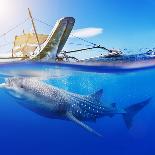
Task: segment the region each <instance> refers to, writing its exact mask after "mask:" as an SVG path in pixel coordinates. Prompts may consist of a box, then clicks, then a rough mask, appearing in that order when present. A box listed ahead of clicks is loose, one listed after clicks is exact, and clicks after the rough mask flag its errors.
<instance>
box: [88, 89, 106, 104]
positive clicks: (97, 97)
mask: <svg viewBox="0 0 155 155" xmlns="http://www.w3.org/2000/svg"><path fill="white" fill-rule="evenodd" d="M102 95H103V89H100V90H99V91H97V92H95V93H94V94H91V95H89V96H88V97H89V98H90V99H91V100H93V101H96V102H99V101H100V99H101V97H102Z"/></svg>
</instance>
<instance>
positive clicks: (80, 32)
mask: <svg viewBox="0 0 155 155" xmlns="http://www.w3.org/2000/svg"><path fill="white" fill-rule="evenodd" d="M102 33H103V29H102V28H95V27H88V28H83V29H77V30H73V32H72V33H71V36H70V37H71V38H74V36H75V37H80V38H90V37H95V36H97V35H99V34H102Z"/></svg>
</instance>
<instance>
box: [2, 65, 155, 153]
mask: <svg viewBox="0 0 155 155" xmlns="http://www.w3.org/2000/svg"><path fill="white" fill-rule="evenodd" d="M80 67H81V68H78V69H77V66H76V68H72V66H69V67H68V68H67V69H66V70H65V69H64V66H59V67H58V66H54V67H53V64H52V65H51V66H48V65H46V64H40V65H39V64H34V65H32V64H31V67H29V64H23V65H22V64H15V65H14V64H9V65H1V66H0V73H1V78H0V83H2V82H4V79H5V78H7V77H9V76H30V75H32V76H36V78H38V76H39V75H41V76H43V80H44V81H45V82H46V83H48V84H51V85H54V86H56V87H58V88H62V89H65V90H67V91H69V92H73V93H78V94H83V95H87V94H92V93H94V92H96V91H97V90H99V89H103V90H104V93H103V96H102V99H101V100H102V102H103V104H107V105H108V104H111V103H113V102H115V103H117V106H119V107H127V106H128V105H131V104H134V103H138V102H141V101H143V100H145V99H147V98H149V97H152V100H151V102H150V104H149V105H147V106H146V107H145V108H144V109H143V110H142V111H141V112H140V113H138V114H137V115H136V116H135V118H134V122H133V127H132V129H130V130H128V129H127V128H126V126H125V123H124V121H123V119H122V116H121V115H116V116H115V117H112V118H110V117H104V118H101V119H98V120H97V122H96V123H90V122H88V123H87V124H88V125H89V126H91V127H92V128H93V129H95V130H96V131H98V132H99V133H101V134H102V135H103V137H102V138H100V137H96V136H95V135H93V134H91V133H89V132H87V131H85V130H84V129H82V128H81V127H79V126H78V125H76V124H74V123H73V122H68V121H63V120H54V119H48V118H45V117H42V116H39V115H37V114H36V113H33V112H31V111H29V110H28V109H25V108H24V107H22V106H20V105H19V104H18V103H17V101H16V100H15V99H14V98H12V97H11V96H10V95H9V94H8V93H7V92H6V91H4V90H0V101H1V102H0V103H1V104H0V154H2V155H10V154H11V155H21V154H22V155H24V154H25V155H27V154H29V155H51V154H52V155H53V154H56V155H59V154H66V155H87V154H89V155H94V154H101V155H102V154H105V155H117V154H118V155H131V154H133V155H136V154H141V155H154V154H155V148H154V144H155V132H154V131H155V124H154V120H155V113H154V109H155V104H154V103H155V83H154V79H155V68H154V67H151V68H148V69H140V70H129V71H127V70H125V72H123V69H120V68H116V67H115V68H110V71H107V68H105V67H102V66H101V68H97V69H96V71H95V68H93V69H92V72H91V69H90V68H84V67H83V66H80ZM87 69H88V71H87ZM104 71H105V72H104ZM28 73H29V74H28ZM39 78H41V77H39Z"/></svg>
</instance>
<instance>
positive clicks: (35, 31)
mask: <svg viewBox="0 0 155 155" xmlns="http://www.w3.org/2000/svg"><path fill="white" fill-rule="evenodd" d="M28 12H29V16H30V19H31V22H32V27H33V30H34V33H35V35H36V39H37V42H38V46H39V51H40V50H41V47H40V43H39V38H38V34H37V30H36V27H35V23H34V20H33V17H32V14H31V11H30V9H29V8H28Z"/></svg>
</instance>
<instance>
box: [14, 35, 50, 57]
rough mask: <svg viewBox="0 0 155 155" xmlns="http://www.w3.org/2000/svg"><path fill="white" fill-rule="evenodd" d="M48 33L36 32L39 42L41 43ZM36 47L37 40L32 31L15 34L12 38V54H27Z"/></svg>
mask: <svg viewBox="0 0 155 155" xmlns="http://www.w3.org/2000/svg"><path fill="white" fill-rule="evenodd" d="M47 38H48V35H45V34H38V40H39V44H40V45H41V44H43V43H44V42H45V41H46V39H47ZM37 47H38V41H37V39H36V35H35V34H34V33H27V34H23V35H20V36H16V37H15V40H14V47H13V56H19V55H20V56H21V55H22V56H23V57H24V56H29V55H30V54H31V53H32V52H34V51H35V50H36V48H37Z"/></svg>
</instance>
